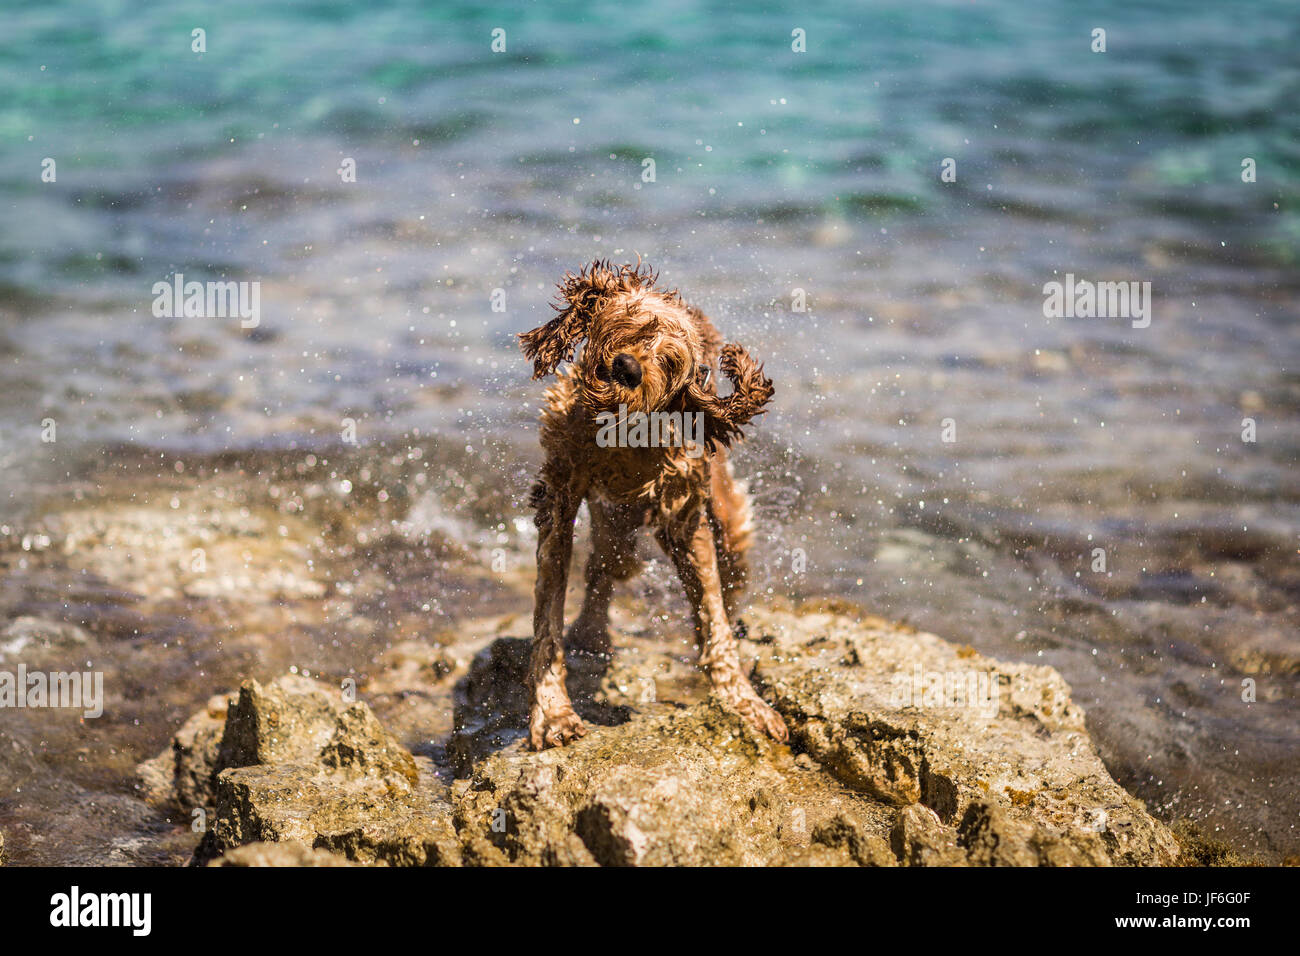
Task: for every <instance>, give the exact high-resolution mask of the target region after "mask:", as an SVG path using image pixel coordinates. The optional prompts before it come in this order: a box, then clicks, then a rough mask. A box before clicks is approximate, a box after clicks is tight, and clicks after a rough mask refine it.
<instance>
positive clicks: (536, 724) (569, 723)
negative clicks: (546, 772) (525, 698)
mask: <svg viewBox="0 0 1300 956" xmlns="http://www.w3.org/2000/svg"><path fill="white" fill-rule="evenodd" d="M586 734H587V728H586V727H585V726H584V725H583V723H582V718H581V717H579V716H578V715H577V714H576V713H574V711H573V708H571V707H570V708H568V709H567V710H560V711H556V712H554V713H551V714H548V713H546V712H545V711H544V710H542V709H541V708H540V707H534V708H533V713H532V716H531V717H530V718H529V720H528V742H529V743H530V744H532V747H533V749H534V750H545V749H546V748H548V747H563V746H564V745H565V744H567V743H568V742H569V741H571V740H577V739H578V738H579V737H584V736H586Z"/></svg>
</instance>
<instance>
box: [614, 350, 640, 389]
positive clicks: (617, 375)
mask: <svg viewBox="0 0 1300 956" xmlns="http://www.w3.org/2000/svg"><path fill="white" fill-rule="evenodd" d="M609 375H610V378H612V379H613V380H614V381H616V382H618V384H620V385H622V386H623V387H624V388H636V387H637V386H638V385H640V384H641V365H640V363H639V362H637V360H636V359H635V358H633V357H632V356H631V355H628V354H627V353H626V352H619V353H618V354H617V355H615V356H614V360H613V361H612V362H610V363H609Z"/></svg>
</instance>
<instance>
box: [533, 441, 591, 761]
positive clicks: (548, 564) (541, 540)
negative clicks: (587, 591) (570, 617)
mask: <svg viewBox="0 0 1300 956" xmlns="http://www.w3.org/2000/svg"><path fill="white" fill-rule="evenodd" d="M583 491H584V489H582V488H580V487H578V486H577V483H576V482H574V481H573V480H572V476H570V475H566V474H564V473H563V470H562V469H561V468H559V467H558V466H556V465H554V464H553V463H552V462H550V461H548V462H547V463H546V465H545V466H543V469H542V480H541V481H539V482H538V483H537V484H536V485H535V486H534V488H533V495H532V498H533V505H534V506H535V507H536V508H537V584H536V586H535V588H534V605H533V648H532V654H531V656H530V658H529V664H528V685H529V687H530V688H531V689H532V694H533V702H532V713H531V714H530V716H529V720H528V740H529V742H530V743H531V744H532V746H533V749H535V750H541V749H543V748H545V747H554V746H558V745H560V744H565V743H568V742H569V741H570V740H572V739H574V738H575V737H581V736H582V735H583V734H585V733H586V732H587V730H586V728H585V727H584V726H583V724H582V719H581V718H580V717H579V716H578V715H577V713H576V712H575V711H574V709H573V703H572V702H571V701H570V700H569V691H568V689H567V688H566V687H565V686H564V682H565V677H566V672H565V667H564V641H563V637H564V597H565V594H564V592H565V589H566V587H567V585H568V579H569V561H570V559H571V558H572V556H573V521H574V518H576V517H577V515H578V506H579V504H581V503H582V496H583Z"/></svg>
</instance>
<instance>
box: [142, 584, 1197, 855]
mask: <svg viewBox="0 0 1300 956" xmlns="http://www.w3.org/2000/svg"><path fill="white" fill-rule="evenodd" d="M746 622H747V625H748V639H747V640H746V641H745V642H744V646H743V654H744V655H745V657H746V658H747V659H748V660H750V661H752V662H753V666H754V680H755V684H756V686H757V687H759V688H760V690H761V691H762V692H763V694H764V696H766V697H767V699H768V700H769V701H771V702H772V703H773V704H774V706H776V707H777V709H778V710H780V711H781V713H782V714H783V716H784V717H785V719H786V721H787V723H788V725H789V727H790V730H791V738H792V739H791V745H790V746H789V747H785V746H780V745H776V744H773V743H772V742H770V741H768V740H767V739H765V738H762V737H759V736H758V735H756V734H755V733H754V732H753V731H752V730H750V728H749V727H747V726H746V725H745V724H744V723H743V722H742V721H741V720H740V719H739V718H738V717H736V716H735V715H734V714H732V713H731V712H729V711H727V710H726V709H724V708H723V707H721V706H720V705H719V704H718V703H717V702H715V701H714V700H712V699H710V698H708V697H706V696H703V695H702V693H700V690H699V687H698V680H697V678H696V677H695V675H694V673H693V664H692V662H691V661H690V660H689V658H688V657H686V656H684V655H683V654H682V653H681V649H680V648H679V647H676V646H670V645H666V644H663V643H657V642H655V641H654V640H648V639H645V638H644V637H641V636H638V635H636V634H633V633H629V632H630V631H633V630H635V628H631V627H624V628H621V629H618V630H616V632H615V635H614V651H613V654H612V657H611V658H609V659H596V658H583V657H574V658H573V659H572V660H571V675H570V684H571V689H572V691H573V693H574V698H575V702H576V704H577V706H578V709H579V711H580V712H581V713H582V714H583V716H584V718H585V719H586V721H587V723H588V726H589V729H590V732H589V734H588V735H587V737H585V738H584V739H582V740H580V741H578V742H577V743H575V744H573V745H571V746H569V747H566V748H564V749H560V750H550V751H546V752H543V753H532V752H530V751H529V750H527V749H526V747H525V745H524V743H523V736H524V726H525V722H526V713H525V710H524V701H525V698H524V694H523V691H522V671H523V668H524V663H525V658H526V653H527V646H528V641H527V638H526V636H525V635H526V622H525V620H524V618H523V617H521V616H517V615H510V616H506V617H502V618H484V619H482V620H479V621H475V622H473V623H472V624H471V625H470V626H469V627H468V628H467V629H466V634H467V635H469V636H470V637H471V638H472V639H471V640H463V641H461V642H459V643H458V644H457V645H456V646H457V647H458V648H463V649H468V650H466V651H465V652H464V654H463V656H462V657H459V658H457V657H453V656H452V655H451V652H450V651H449V650H448V649H447V648H446V647H442V646H437V645H425V644H423V643H422V642H418V641H409V642H406V643H403V644H400V645H398V646H396V647H394V648H393V649H392V650H391V651H389V652H388V654H387V656H386V657H385V658H384V659H383V662H382V667H381V668H380V669H379V670H377V671H376V672H375V673H374V674H372V675H371V676H370V678H369V679H368V680H367V681H366V682H365V683H364V684H363V685H362V686H360V687H354V686H353V685H352V684H351V683H350V682H343V683H342V685H341V686H336V685H332V684H328V683H324V682H321V681H319V680H315V679H309V678H307V677H304V676H301V675H296V674H288V675H285V676H282V677H279V678H277V679H275V680H273V681H271V682H269V683H258V682H257V681H254V680H248V681H245V682H244V683H243V684H242V685H241V686H240V687H239V688H238V689H236V690H233V691H231V692H229V693H225V694H221V695H218V696H216V697H213V698H212V699H211V700H210V701H209V703H208V705H207V707H206V708H205V709H204V710H202V711H200V712H199V713H196V714H194V715H193V716H192V717H191V718H190V719H189V720H188V721H187V722H185V724H184V726H182V727H181V728H180V729H179V730H178V731H177V732H176V734H175V736H174V737H173V739H172V741H171V746H170V747H169V748H168V749H166V750H165V751H164V752H162V753H160V754H159V755H158V756H157V757H155V758H154V759H153V760H150V761H148V762H146V763H144V764H142V765H141V766H140V768H139V778H140V787H141V790H142V792H143V793H144V794H145V795H146V799H147V800H148V801H149V802H150V803H151V804H153V805H154V806H155V807H158V808H160V809H163V810H164V811H166V812H167V813H168V815H169V816H170V817H171V819H173V821H175V822H183V821H188V822H189V823H190V826H191V829H193V830H194V831H195V834H196V839H197V847H196V849H195V851H194V856H193V861H192V862H193V863H194V864H198V865H204V864H206V865H225V866H266V865H295V866H298V865H313V866H314V865H348V864H365V865H391V866H462V865H463V866H500V865H579V866H581V865H604V866H628V865H633V866H635V865H641V866H658V865H769V866H771V865H775V866H780V865H794V866H806V865H813V866H855V865H856V866H936V865H939V866H968V865H969V866H1006V865H1010V866H1037V865H1044V866H1060V865H1088V866H1112V865H1119V866H1143V865H1169V864H1173V863H1176V862H1178V860H1179V846H1178V843H1177V842H1176V841H1175V839H1174V837H1173V835H1172V834H1171V832H1170V831H1169V830H1168V829H1167V828H1166V827H1165V826H1164V825H1163V824H1161V823H1160V822H1158V821H1157V820H1155V819H1154V818H1153V817H1152V816H1151V815H1150V814H1149V813H1148V812H1147V811H1146V809H1145V807H1144V806H1143V805H1142V804H1141V802H1140V801H1138V800H1136V799H1135V798H1134V797H1132V796H1131V795H1130V794H1128V793H1127V792H1125V790H1124V789H1123V788H1121V787H1120V786H1119V785H1118V784H1117V783H1115V781H1114V780H1113V779H1112V778H1111V776H1110V774H1109V773H1108V772H1107V770H1106V768H1105V766H1104V765H1103V764H1102V761H1101V759H1100V757H1099V756H1098V754H1097V750H1096V747H1095V746H1094V744H1093V742H1092V740H1091V739H1090V737H1089V736H1088V733H1087V730H1086V729H1085V726H1084V718H1083V713H1082V712H1081V711H1080V709H1079V708H1078V707H1077V706H1075V705H1074V704H1073V703H1072V702H1071V700H1070V691H1069V687H1068V686H1067V685H1066V684H1065V682H1064V680H1062V678H1061V677H1060V675H1059V674H1058V673H1057V672H1056V671H1054V670H1052V669H1051V668H1048V667H1035V666H1030V665H1024V664H1006V663H1002V662H999V661H995V660H992V659H989V658H985V657H982V656H980V655H979V654H977V653H975V652H974V651H973V650H971V649H970V648H963V647H958V646H956V645H953V644H951V643H948V642H946V641H944V640H941V639H940V638H938V637H935V636H933V635H930V634H925V633H921V632H917V631H915V630H913V629H911V628H908V627H905V626H902V625H896V624H891V623H889V622H887V621H884V620H880V619H877V618H872V617H869V616H864V615H862V614H861V613H860V612H857V611H855V610H854V609H851V608H847V607H834V606H830V607H828V606H823V605H817V604H806V605H802V606H799V607H794V606H767V607H759V608H755V609H752V610H751V611H750V612H749V613H748V614H747V615H746ZM449 710H450V712H451V713H452V716H453V719H452V726H451V727H450V728H449V733H446V734H443V735H440V736H439V735H438V729H439V728H440V727H442V726H444V725H445V724H446V714H447V712H448V711H449ZM430 734H434V735H435V736H436V737H437V739H434V738H431V737H430Z"/></svg>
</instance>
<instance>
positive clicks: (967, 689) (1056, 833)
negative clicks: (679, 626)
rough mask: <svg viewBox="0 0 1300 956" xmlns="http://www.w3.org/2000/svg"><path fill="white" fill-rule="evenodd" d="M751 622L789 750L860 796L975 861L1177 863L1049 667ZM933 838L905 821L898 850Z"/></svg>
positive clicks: (840, 629) (906, 638) (793, 623)
mask: <svg viewBox="0 0 1300 956" xmlns="http://www.w3.org/2000/svg"><path fill="white" fill-rule="evenodd" d="M749 624H750V633H751V635H754V636H755V637H757V638H758V639H759V641H760V643H759V644H758V645H757V647H758V648H759V661H758V665H757V668H756V672H755V676H756V678H757V681H756V682H757V684H758V686H759V687H760V688H761V689H762V690H763V692H764V694H765V696H767V697H768V699H769V700H770V701H771V702H772V703H773V704H774V706H776V708H777V709H778V710H779V711H781V713H782V715H783V716H784V717H785V719H786V722H787V723H788V724H789V726H790V731H791V734H792V736H793V739H794V742H795V743H796V744H797V745H799V746H802V747H804V748H805V749H807V751H808V753H810V754H811V755H812V756H813V757H814V758H815V759H816V760H817V761H818V762H819V763H821V765H822V766H824V767H825V768H826V769H827V770H828V771H829V772H830V773H832V774H834V775H835V776H836V777H837V778H838V779H839V780H841V781H843V782H844V783H845V784H846V785H847V786H850V787H852V788H853V789H855V790H859V791H862V792H865V793H870V794H872V795H874V796H876V797H877V798H878V799H880V800H883V801H886V802H889V803H893V804H895V805H897V806H900V807H907V806H909V805H912V804H921V805H923V806H925V807H928V808H929V809H930V810H932V811H934V814H935V815H936V816H937V818H938V820H939V821H940V822H941V823H942V824H943V825H944V826H946V827H949V828H954V829H956V830H957V833H958V840H959V843H960V844H961V845H963V846H965V847H966V848H967V850H968V852H969V853H970V855H971V862H973V863H979V864H995V863H996V864H1014V865H1029V864H1031V863H1034V862H1037V863H1052V864H1057V863H1080V864H1091V865H1105V864H1121V865H1134V864H1152V865H1167V864H1169V863H1172V862H1173V861H1174V859H1175V858H1176V856H1177V853H1178V849H1177V844H1176V842H1175V840H1174V838H1173V835H1172V834H1171V833H1170V832H1169V831H1168V830H1167V829H1166V828H1165V827H1164V826H1163V825H1161V824H1160V823H1159V822H1157V821H1156V820H1154V819H1153V818H1152V817H1151V816H1150V815H1149V814H1148V813H1147V811H1146V809H1145V808H1144V807H1143V806H1142V804H1141V803H1140V802H1139V801H1138V800H1136V799H1134V798H1133V797H1132V796H1130V795H1129V794H1128V793H1127V792H1126V791H1125V790H1124V789H1123V788H1122V787H1120V786H1119V784H1117V783H1115V781H1114V780H1112V779H1111V776H1110V774H1109V773H1108V772H1107V770H1106V768H1105V766H1104V765H1103V764H1102V761H1101V758H1100V757H1099V756H1098V754H1097V751H1096V748H1095V746H1094V745H1093V743H1092V740H1091V738H1090V737H1089V736H1088V733H1087V730H1086V729H1085V727H1084V715H1083V712H1082V711H1081V710H1080V709H1079V708H1078V707H1077V706H1075V705H1074V704H1073V703H1072V702H1071V701H1070V696H1069V695H1070V689H1069V687H1068V686H1067V685H1066V683H1065V681H1064V680H1062V678H1061V676H1060V675H1059V674H1058V673H1057V672H1056V671H1054V670H1053V669H1051V668H1050V667H1036V666H1032V665H1028V664H1007V663H1003V662H1000V661H995V660H992V659H989V658H986V657H982V656H980V655H978V654H976V653H975V652H974V651H972V650H970V649H969V648H959V647H957V646H955V645H952V644H949V643H948V642H946V641H943V640H940V639H939V638H937V637H935V636H934V635H932V634H924V633H919V632H916V631H913V630H911V629H907V628H900V627H898V626H897V625H892V624H889V623H888V622H885V621H882V620H879V619H874V618H848V617H845V616H843V615H838V614H832V613H821V614H803V615H800V614H795V613H790V612H780V611H774V610H760V611H756V612H754V613H752V614H751V615H750V617H749ZM983 689H986V690H987V693H985V692H984V690H983ZM926 830H932V828H931V827H929V825H928V824H926V825H924V826H923V825H921V824H920V821H918V820H912V821H910V822H909V824H908V826H907V827H905V832H904V833H903V834H902V835H900V837H899V838H898V839H901V840H903V841H904V843H906V840H907V839H908V837H909V834H911V835H915V836H916V838H918V839H921V840H922V842H927V843H929V844H930V845H932V846H934V847H936V848H938V847H939V846H940V844H939V843H936V842H935V841H934V840H927V839H926V838H924V837H921V836H919V835H920V834H921V833H923V832H924V831H926ZM938 838H939V835H938V833H937V831H935V839H936V840H937V839H938ZM948 839H949V836H948V834H947V833H946V832H945V834H944V835H943V844H944V845H946V841H947V840H948ZM993 843H996V844H997V847H998V848H997V850H996V852H994V851H993V850H991V849H990V846H991V845H992V844H993ZM895 845H896V846H897V841H896V844H895ZM1013 846H1014V847H1015V849H1012V847H1013ZM907 856H908V858H909V859H920V858H923V857H924V854H923V853H922V854H920V856H918V854H917V852H916V851H910V852H909V853H908V854H907Z"/></svg>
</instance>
